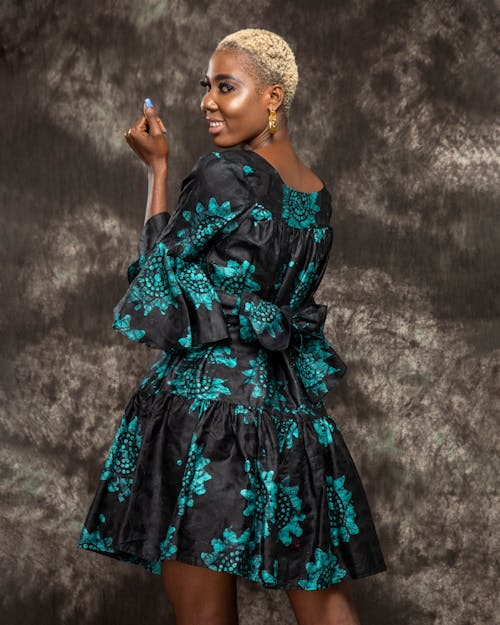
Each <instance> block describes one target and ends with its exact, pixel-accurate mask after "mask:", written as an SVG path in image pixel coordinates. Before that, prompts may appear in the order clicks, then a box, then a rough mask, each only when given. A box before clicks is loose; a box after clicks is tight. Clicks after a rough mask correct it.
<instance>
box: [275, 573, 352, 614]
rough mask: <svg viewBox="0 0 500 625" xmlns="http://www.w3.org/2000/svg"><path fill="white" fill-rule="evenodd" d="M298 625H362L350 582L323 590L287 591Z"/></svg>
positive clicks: (342, 582) (339, 583)
mask: <svg viewBox="0 0 500 625" xmlns="http://www.w3.org/2000/svg"><path fill="white" fill-rule="evenodd" d="M286 593H287V595H288V599H289V601H290V603H291V606H292V609H293V612H294V614H295V618H296V619H297V623H298V625H360V621H359V616H358V613H357V610H356V606H355V603H354V598H353V595H352V590H351V582H350V580H344V581H341V582H338V583H337V584H332V585H331V586H330V587H329V588H325V589H323V590H287V591H286Z"/></svg>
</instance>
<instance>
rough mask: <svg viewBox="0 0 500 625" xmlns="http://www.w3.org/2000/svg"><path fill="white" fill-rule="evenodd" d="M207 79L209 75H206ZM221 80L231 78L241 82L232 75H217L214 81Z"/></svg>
mask: <svg viewBox="0 0 500 625" xmlns="http://www.w3.org/2000/svg"><path fill="white" fill-rule="evenodd" d="M205 78H208V74H205ZM219 78H229V79H231V80H236V82H241V80H240V79H239V78H236V76H233V75H232V74H217V75H216V76H214V80H218V79H219Z"/></svg>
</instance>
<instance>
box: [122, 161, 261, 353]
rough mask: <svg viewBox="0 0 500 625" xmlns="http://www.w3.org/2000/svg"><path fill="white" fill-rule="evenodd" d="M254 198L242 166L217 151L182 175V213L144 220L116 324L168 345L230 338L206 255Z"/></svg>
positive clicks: (133, 337) (148, 340) (165, 347)
mask: <svg viewBox="0 0 500 625" xmlns="http://www.w3.org/2000/svg"><path fill="white" fill-rule="evenodd" d="M254 204H255V197H254V196H253V194H252V192H251V190H250V189H249V187H248V185H247V183H246V181H245V177H244V175H243V173H242V171H241V168H240V167H238V166H237V164H234V163H231V162H229V161H226V160H224V158H223V157H221V156H218V153H216V152H210V153H209V154H206V155H204V156H202V157H200V159H198V162H197V164H196V165H195V167H194V168H193V169H192V170H191V172H190V173H189V174H188V176H186V177H185V178H184V180H183V181H182V184H181V190H180V195H179V200H178V205H177V208H176V210H175V212H174V213H173V214H172V215H170V214H169V213H166V212H164V213H158V214H156V215H153V216H152V217H151V218H150V219H148V221H147V222H146V223H145V224H144V227H143V230H142V233H141V235H140V238H139V244H138V248H137V258H136V259H135V260H134V261H133V262H132V263H130V265H129V266H128V270H127V279H128V283H129V286H128V290H127V292H126V293H125V294H124V295H123V297H122V298H121V299H120V301H119V302H118V304H117V305H116V306H115V308H114V321H113V324H112V327H113V329H114V330H116V331H117V332H119V333H121V334H123V335H125V336H126V337H128V338H129V339H131V340H133V341H137V342H140V343H145V344H146V345H148V346H150V347H153V348H156V349H161V350H165V351H166V350H169V349H172V348H174V349H183V348H190V347H193V346H198V345H208V344H212V343H216V342H218V341H223V340H225V339H229V338H230V335H229V331H228V327H227V322H226V318H225V316H224V313H223V309H222V305H221V302H220V300H219V297H218V295H217V292H216V289H215V287H214V285H213V284H212V282H211V280H210V278H209V276H208V275H207V273H206V271H205V269H204V253H205V252H206V251H207V250H208V249H209V247H210V245H211V244H212V242H213V240H214V238H215V237H224V236H227V235H228V234H229V233H231V232H232V231H233V230H235V229H236V228H237V227H238V223H239V222H238V218H239V217H240V216H241V215H242V213H243V212H244V211H246V210H251V208H252V207H253V206H254Z"/></svg>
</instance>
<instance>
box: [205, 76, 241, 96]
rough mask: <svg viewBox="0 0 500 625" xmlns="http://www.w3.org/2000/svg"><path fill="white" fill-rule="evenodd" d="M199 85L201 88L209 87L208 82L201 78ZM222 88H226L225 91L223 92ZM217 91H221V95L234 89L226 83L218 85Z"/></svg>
mask: <svg viewBox="0 0 500 625" xmlns="http://www.w3.org/2000/svg"><path fill="white" fill-rule="evenodd" d="M200 85H201V86H202V87H210V83H209V82H208V80H207V79H206V78H202V79H201V80H200ZM223 87H228V89H227V90H224V89H223ZM219 89H220V90H221V91H222V93H228V92H229V91H232V90H233V89H234V87H233V86H232V85H230V84H229V83H227V82H220V83H219Z"/></svg>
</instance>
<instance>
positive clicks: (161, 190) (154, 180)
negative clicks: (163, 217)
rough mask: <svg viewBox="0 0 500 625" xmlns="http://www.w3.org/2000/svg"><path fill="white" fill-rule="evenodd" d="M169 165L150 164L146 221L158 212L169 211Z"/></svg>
mask: <svg viewBox="0 0 500 625" xmlns="http://www.w3.org/2000/svg"><path fill="white" fill-rule="evenodd" d="M167 177H168V165H167V163H166V162H165V163H162V164H158V165H154V166H151V165H149V166H148V199H147V201H146V215H145V217H144V223H146V222H147V220H148V219H149V218H150V217H152V216H153V215H156V214H157V213H163V212H168V208H167Z"/></svg>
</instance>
